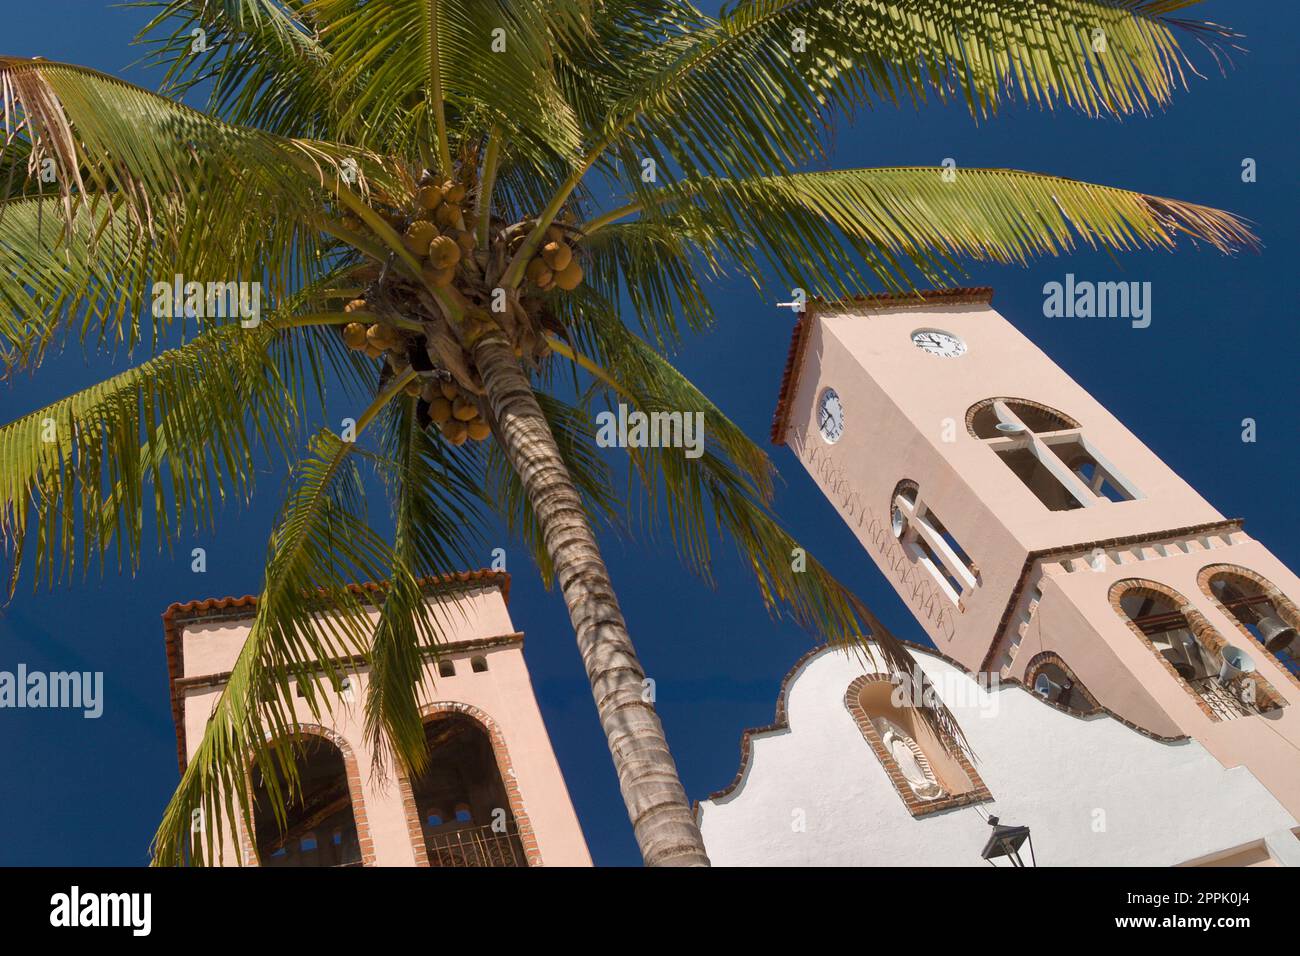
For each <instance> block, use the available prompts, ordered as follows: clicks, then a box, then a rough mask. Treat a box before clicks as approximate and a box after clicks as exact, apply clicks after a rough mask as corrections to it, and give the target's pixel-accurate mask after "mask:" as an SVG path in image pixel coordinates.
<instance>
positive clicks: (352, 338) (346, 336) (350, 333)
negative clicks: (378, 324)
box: [343, 322, 366, 351]
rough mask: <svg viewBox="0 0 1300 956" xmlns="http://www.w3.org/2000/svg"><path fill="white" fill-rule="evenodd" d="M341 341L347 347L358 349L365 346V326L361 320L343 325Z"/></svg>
mask: <svg viewBox="0 0 1300 956" xmlns="http://www.w3.org/2000/svg"><path fill="white" fill-rule="evenodd" d="M343 341H344V343H346V345H347V347H348V348H350V349H354V350H356V351H360V350H361V349H364V348H365V347H366V327H365V324H364V323H361V322H349V323H348V324H347V325H345V326H343Z"/></svg>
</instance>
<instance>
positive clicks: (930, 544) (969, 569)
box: [889, 478, 979, 603]
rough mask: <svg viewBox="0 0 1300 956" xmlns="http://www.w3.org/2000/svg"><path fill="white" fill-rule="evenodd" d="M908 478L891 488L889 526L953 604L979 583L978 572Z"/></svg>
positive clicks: (953, 536) (910, 554) (904, 547)
mask: <svg viewBox="0 0 1300 956" xmlns="http://www.w3.org/2000/svg"><path fill="white" fill-rule="evenodd" d="M919 496H920V487H919V486H918V485H917V483H916V482H915V481H913V480H912V479H910V478H904V479H903V480H902V481H900V482H899V483H898V484H897V485H895V486H894V493H893V495H891V496H890V499H889V516H890V526H891V528H892V530H893V532H894V536H895V537H897V538H898V540H899V542H900V543H901V544H902V546H903V550H904V552H906V553H907V554H908V555H909V556H910V557H911V558H912V559H913V560H914V561H917V562H918V563H919V564H920V565H921V566H922V567H923V568H925V569H926V571H928V572H929V573H930V575H931V576H932V577H933V578H934V580H935V583H936V584H938V585H939V589H940V590H941V591H942V592H943V593H944V594H946V595H947V596H948V598H949V600H951V601H953V602H954V603H956V602H957V601H959V600H961V596H962V595H963V594H965V593H967V592H968V591H971V590H973V589H974V588H975V587H976V586H977V585H978V583H979V569H978V568H977V567H976V565H975V562H974V561H972V560H971V559H970V556H969V555H967V554H966V551H965V549H963V548H962V546H961V544H960V543H958V541H957V538H956V536H955V535H953V534H952V532H950V531H949V530H948V528H947V527H946V526H945V525H944V523H943V522H942V521H940V520H939V516H938V515H936V514H935V513H934V510H933V509H932V508H931V507H930V506H929V504H927V503H926V502H924V501H922V500H920V497H919Z"/></svg>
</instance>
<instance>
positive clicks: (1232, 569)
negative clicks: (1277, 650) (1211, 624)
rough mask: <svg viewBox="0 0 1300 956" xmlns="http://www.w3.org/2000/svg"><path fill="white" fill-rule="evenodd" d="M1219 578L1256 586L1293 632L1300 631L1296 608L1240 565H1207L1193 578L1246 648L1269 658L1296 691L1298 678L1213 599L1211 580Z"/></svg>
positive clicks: (1265, 580)
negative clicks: (1247, 644) (1242, 637)
mask: <svg viewBox="0 0 1300 956" xmlns="http://www.w3.org/2000/svg"><path fill="white" fill-rule="evenodd" d="M1220 576H1232V577H1238V578H1245V579H1246V580H1247V581H1250V582H1251V583H1253V584H1257V585H1259V588H1260V590H1261V591H1262V592H1263V594H1264V596H1265V597H1267V598H1268V599H1269V601H1271V602H1272V604H1273V607H1274V608H1276V609H1277V613H1278V614H1279V615H1280V616H1281V618H1282V620H1283V621H1284V622H1286V623H1287V624H1289V625H1291V626H1292V627H1294V628H1297V629H1300V608H1297V607H1296V605H1295V603H1294V602H1293V601H1292V600H1291V599H1290V598H1289V597H1287V596H1286V595H1285V594H1283V593H1282V591H1281V590H1280V589H1279V588H1278V587H1277V585H1275V584H1274V583H1273V582H1272V581H1270V580H1269V579H1268V578H1266V577H1264V575H1262V574H1260V573H1259V572H1257V571H1252V570H1251V569H1250V568H1245V567H1242V566H1241V565H1240V564H1225V563H1222V562H1220V563H1216V564H1207V565H1206V566H1205V567H1203V568H1201V570H1200V571H1199V572H1198V573H1197V575H1196V586H1197V587H1199V588H1200V589H1201V592H1202V593H1203V594H1204V595H1205V596H1206V597H1208V598H1209V599H1210V600H1211V601H1213V602H1214V606H1215V607H1217V608H1218V609H1219V611H1221V612H1222V613H1223V616H1224V617H1226V618H1227V619H1228V620H1229V621H1231V622H1232V623H1233V624H1234V625H1235V626H1236V628H1237V630H1239V631H1241V633H1242V634H1243V635H1245V636H1246V637H1247V638H1249V639H1250V647H1251V648H1252V650H1259V651H1261V652H1263V653H1264V654H1267V655H1268V656H1269V658H1270V659H1272V661H1273V663H1274V664H1276V665H1277V667H1278V670H1280V671H1281V672H1282V673H1283V674H1285V675H1286V676H1287V679H1288V680H1289V681H1291V683H1292V684H1295V685H1296V687H1300V677H1297V676H1296V675H1295V674H1293V673H1292V672H1291V671H1290V670H1288V669H1287V668H1286V666H1285V665H1284V664H1283V663H1282V662H1281V661H1280V660H1279V659H1278V657H1277V655H1276V654H1274V653H1273V652H1272V651H1270V650H1269V649H1268V648H1267V647H1265V646H1264V645H1263V644H1261V643H1260V642H1259V641H1257V640H1255V636H1254V635H1253V634H1251V633H1250V631H1249V630H1247V629H1246V625H1244V624H1242V623H1241V621H1240V620H1238V618H1237V615H1235V614H1234V613H1233V612H1232V611H1231V610H1229V609H1228V608H1227V607H1225V606H1224V604H1223V602H1222V601H1220V600H1219V598H1218V596H1217V595H1215V593H1214V590H1213V589H1212V588H1211V587H1210V585H1211V584H1213V583H1214V579H1215V578H1217V577H1220Z"/></svg>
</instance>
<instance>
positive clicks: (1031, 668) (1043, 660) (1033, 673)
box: [1024, 651, 1101, 714]
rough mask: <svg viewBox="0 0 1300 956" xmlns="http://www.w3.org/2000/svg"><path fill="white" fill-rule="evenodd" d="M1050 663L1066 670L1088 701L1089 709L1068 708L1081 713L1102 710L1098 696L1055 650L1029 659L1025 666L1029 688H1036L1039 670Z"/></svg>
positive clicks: (1076, 689) (1076, 687)
mask: <svg viewBox="0 0 1300 956" xmlns="http://www.w3.org/2000/svg"><path fill="white" fill-rule="evenodd" d="M1048 664H1054V665H1056V666H1057V667H1059V668H1060V669H1061V670H1063V671H1065V674H1066V676H1067V677H1069V678H1070V681H1071V682H1072V683H1073V684H1074V690H1075V691H1076V692H1078V693H1079V694H1081V695H1082V696H1083V699H1084V700H1086V701H1087V702H1088V709H1087V710H1080V709H1079V708H1076V707H1067V708H1065V709H1066V710H1073V711H1074V712H1075V713H1081V714H1092V713H1096V712H1097V711H1099V710H1101V704H1100V703H1098V702H1097V698H1096V697H1093V696H1092V691H1090V690H1088V688H1087V686H1086V685H1085V684H1084V683H1083V681H1081V680H1079V676H1078V675H1077V674H1075V673H1074V669H1073V668H1071V667H1070V665H1069V664H1067V663H1065V658H1063V657H1061V655H1060V654H1057V653H1056V652H1055V651H1043V652H1042V653H1041V654H1035V655H1034V656H1033V657H1031V658H1030V659H1029V664H1028V665H1027V666H1026V667H1025V679H1024V685H1025V686H1026V687H1027V688H1029V690H1031V691H1032V690H1033V689H1034V681H1035V680H1036V679H1037V677H1038V672H1039V671H1041V670H1042V669H1043V668H1044V667H1046V666H1047V665H1048ZM1034 696H1037V693H1035V695H1034ZM1058 706H1059V705H1058Z"/></svg>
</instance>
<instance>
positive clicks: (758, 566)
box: [584, 308, 964, 745]
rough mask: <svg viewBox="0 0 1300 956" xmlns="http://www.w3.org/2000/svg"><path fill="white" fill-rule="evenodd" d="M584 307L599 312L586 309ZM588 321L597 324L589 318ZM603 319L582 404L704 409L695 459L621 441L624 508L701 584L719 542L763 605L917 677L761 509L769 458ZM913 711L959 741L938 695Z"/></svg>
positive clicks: (886, 635) (663, 363)
mask: <svg viewBox="0 0 1300 956" xmlns="http://www.w3.org/2000/svg"><path fill="white" fill-rule="evenodd" d="M584 314H586V315H588V316H592V315H599V312H598V310H596V309H592V308H588V309H585V310H584ZM591 324H592V325H602V323H600V322H599V320H597V321H594V322H592V323H591ZM603 326H604V327H603V328H597V329H591V330H589V337H590V338H591V339H592V340H593V341H595V340H600V341H601V342H602V344H605V345H606V348H607V351H608V353H609V354H610V355H611V356H616V357H617V358H618V359H619V360H618V361H617V362H616V363H611V364H610V365H609V366H608V367H607V368H605V369H602V370H600V371H601V373H600V374H599V375H597V376H596V377H595V379H594V381H593V384H592V387H591V389H590V391H589V392H588V394H587V397H586V402H585V404H588V405H591V404H594V403H595V402H596V401H597V400H603V401H604V402H605V403H606V405H607V408H608V406H611V405H613V404H618V403H627V404H628V405H629V406H630V407H631V408H632V409H634V410H637V411H641V412H644V413H647V414H654V413H656V412H679V413H685V414H692V413H694V412H697V411H698V412H700V413H702V414H703V415H704V428H705V435H706V441H705V443H704V447H703V452H702V454H701V455H700V456H699V457H698V458H688V457H687V456H686V455H685V454H684V452H683V449H681V448H673V447H647V448H633V447H629V448H628V449H627V454H628V458H629V461H630V468H629V475H628V477H629V482H630V484H631V487H629V489H628V494H627V496H626V498H625V500H626V505H625V507H627V508H628V510H629V512H630V511H631V510H632V509H633V508H634V507H636V504H635V503H637V502H639V503H640V505H641V507H642V509H643V512H642V513H643V518H644V520H643V521H642V522H641V523H640V524H641V526H642V527H649V528H651V529H653V528H654V527H655V525H656V524H657V522H658V520H659V519H660V518H661V517H666V519H667V523H668V526H669V528H670V531H671V535H672V542H673V546H674V549H675V550H676V551H677V553H678V556H679V557H680V558H681V560H682V562H683V564H684V565H685V566H686V567H687V568H688V569H689V570H690V571H692V572H693V573H695V574H696V575H698V576H699V577H701V578H702V579H703V580H704V581H705V582H707V583H709V584H712V582H713V578H712V562H713V555H712V543H713V540H714V538H715V537H716V538H718V539H723V540H729V541H730V542H731V543H732V544H734V546H735V547H736V549H737V551H738V552H739V554H740V557H741V560H742V561H743V562H744V563H745V564H746V565H747V566H748V567H749V568H750V570H751V571H752V573H753V574H754V578H755V582H756V584H757V585H758V589H759V594H760V595H761V597H762V600H763V604H764V606H765V607H766V608H767V609H768V611H769V612H771V613H773V614H775V615H780V616H788V618H789V619H790V620H792V621H794V622H795V623H796V624H797V625H799V626H800V627H802V628H804V629H806V630H808V631H810V632H812V633H814V634H816V635H817V637H818V638H819V639H820V640H823V641H825V642H827V643H829V644H831V645H832V646H836V647H839V648H842V649H844V650H846V651H849V652H851V653H861V654H865V653H869V650H870V649H869V642H870V643H874V644H875V645H876V646H877V649H878V650H879V652H880V654H881V655H882V656H883V658H884V659H885V661H886V663H887V664H888V666H889V667H890V668H891V669H893V671H894V672H895V673H898V674H906V675H909V677H911V678H912V679H914V680H917V681H919V680H920V677H919V673H918V671H917V670H916V662H915V661H914V660H913V658H912V657H911V655H910V654H909V653H908V652H907V649H906V648H905V647H904V646H903V645H902V644H901V643H900V642H899V641H898V640H897V638H895V637H894V635H893V634H891V633H890V632H889V630H888V629H887V628H885V626H884V625H883V624H882V623H881V622H880V621H879V620H878V619H877V618H876V617H875V615H874V614H872V613H871V611H870V609H868V608H867V606H866V605H865V604H864V603H863V602H862V601H861V600H860V599H859V598H858V597H857V596H856V595H854V594H853V593H852V592H851V591H850V590H849V589H847V588H846V587H845V586H844V585H843V584H841V583H840V582H839V581H838V580H837V579H836V578H835V577H834V576H833V575H832V574H831V573H830V572H829V571H828V570H827V569H826V568H825V567H824V566H823V565H822V564H821V563H820V562H818V561H817V560H816V559H815V558H814V557H813V556H812V555H811V554H809V553H808V552H807V550H806V549H804V548H802V547H801V546H800V545H799V543H798V542H797V541H796V540H795V539H794V538H793V537H791V536H790V534H789V533H788V532H787V531H786V530H785V529H784V528H782V527H781V525H780V523H779V521H778V520H777V518H776V516H775V515H774V514H773V512H772V510H771V507H770V502H771V496H772V488H771V485H770V472H771V464H770V462H769V461H768V459H767V456H766V455H765V454H764V453H763V451H762V450H761V449H759V448H758V447H757V446H756V445H754V444H753V443H752V442H750V441H749V440H748V439H747V438H746V437H745V436H744V433H743V432H742V431H741V430H740V429H739V428H737V427H736V426H735V425H734V424H733V423H732V422H731V421H730V420H728V419H727V417H726V416H725V415H724V414H723V413H722V412H721V410H719V409H718V408H717V407H716V406H715V405H713V403H712V402H710V401H709V400H708V399H707V398H706V397H705V396H704V395H703V393H701V392H700V391H699V390H698V389H697V388H695V386H694V385H692V384H691V383H690V382H689V381H688V380H687V379H686V378H685V377H684V376H682V374H681V373H680V372H678V371H677V370H676V369H675V368H674V367H673V366H672V364H671V363H669V362H668V361H667V360H666V359H664V358H663V357H662V356H659V355H658V354H656V353H655V352H654V351H653V350H652V349H650V348H649V347H648V346H646V345H645V344H644V343H641V342H640V341H639V340H637V339H636V338H635V337H634V336H631V335H630V334H629V333H627V332H626V331H625V330H623V327H622V326H621V325H620V324H619V323H617V322H616V321H614V322H606V323H603ZM651 536H653V534H652V535H651ZM919 712H920V714H921V716H922V719H924V720H925V721H927V723H929V724H930V726H932V727H933V728H934V729H935V730H936V731H938V732H939V735H940V739H945V740H950V741H953V742H954V743H955V744H957V745H960V744H961V742H962V741H963V740H964V738H963V736H962V733H961V729H960V728H959V727H958V726H957V724H956V722H955V720H954V719H953V717H952V715H951V714H950V713H949V712H948V711H947V709H946V708H945V707H944V706H943V704H942V703H941V702H938V701H935V702H934V703H933V706H930V705H927V706H923V707H921V708H919Z"/></svg>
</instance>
